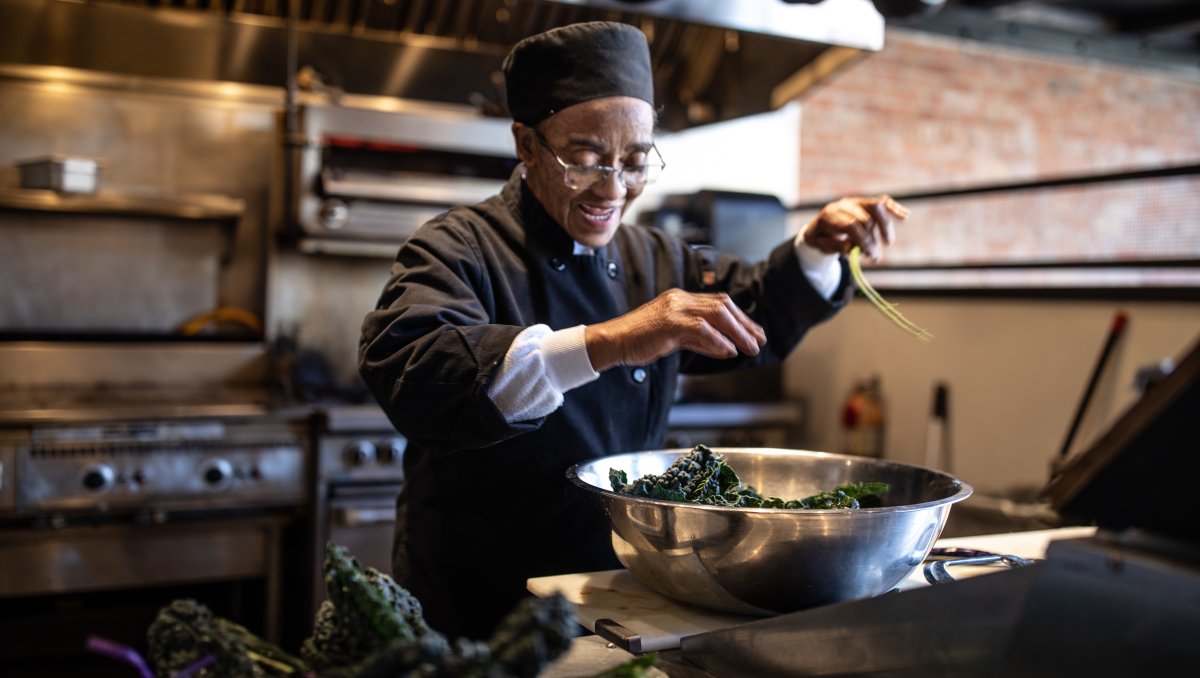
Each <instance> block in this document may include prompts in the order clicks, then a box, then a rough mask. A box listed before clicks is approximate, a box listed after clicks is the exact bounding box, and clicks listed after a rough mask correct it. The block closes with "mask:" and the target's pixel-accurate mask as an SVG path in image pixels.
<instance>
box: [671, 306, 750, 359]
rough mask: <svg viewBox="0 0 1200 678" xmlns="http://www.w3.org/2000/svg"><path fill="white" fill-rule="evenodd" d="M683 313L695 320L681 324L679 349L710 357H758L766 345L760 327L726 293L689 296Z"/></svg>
mask: <svg viewBox="0 0 1200 678" xmlns="http://www.w3.org/2000/svg"><path fill="white" fill-rule="evenodd" d="M689 301H690V302H692V305H691V306H690V308H689V309H688V311H687V312H686V313H688V314H691V315H692V316H693V318H694V319H695V320H696V321H699V322H690V323H689V322H686V321H685V322H684V324H683V326H684V327H685V328H687V331H685V333H684V334H683V335H682V337H681V340H680V347H681V348H686V349H687V350H689V351H693V352H695V353H699V354H701V355H705V356H708V357H710V358H733V357H735V356H737V354H738V352H739V351H740V352H742V353H745V354H746V355H758V351H759V349H760V347H762V346H763V345H765V344H766V343H767V334H766V332H765V331H764V330H763V328H762V326H761V325H759V324H758V323H756V322H754V321H753V320H751V319H750V316H748V315H746V313H745V311H743V310H742V309H740V308H738V306H737V304H735V303H733V300H732V299H730V298H729V295H728V294H692V295H690V298H689Z"/></svg>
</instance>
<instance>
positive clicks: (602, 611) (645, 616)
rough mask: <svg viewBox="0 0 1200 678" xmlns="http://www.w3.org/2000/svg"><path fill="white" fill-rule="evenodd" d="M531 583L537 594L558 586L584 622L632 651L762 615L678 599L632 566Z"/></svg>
mask: <svg viewBox="0 0 1200 678" xmlns="http://www.w3.org/2000/svg"><path fill="white" fill-rule="evenodd" d="M527 586H528V588H529V591H530V592H531V593H533V594H534V595H537V596H548V595H550V594H551V593H554V592H555V591H560V592H561V593H562V594H563V595H564V596H566V597H567V599H568V600H570V601H571V602H573V603H575V606H576V608H577V609H576V612H577V614H578V615H579V623H580V624H582V625H583V626H585V627H587V628H588V629H591V630H592V632H594V633H597V634H599V635H602V636H605V637H608V638H609V639H610V640H613V641H614V642H617V643H618V644H620V645H621V646H622V647H624V648H626V649H628V650H629V651H631V652H634V653H642V652H656V651H661V650H671V649H676V648H678V647H679V641H680V639H681V638H684V637H686V636H691V635H695V634H697V633H705V632H707V631H715V630H717V629H723V628H727V627H730V626H733V625H735V624H744V623H746V622H748V621H753V620H754V619H758V618H759V617H743V616H741V615H735V614H728V613H724V612H714V611H711V610H702V609H699V608H693V607H688V606H686V605H683V604H682V603H677V602H674V601H672V600H670V599H668V598H666V597H664V596H661V595H659V594H658V593H655V592H654V591H651V590H650V589H649V588H646V586H645V585H644V584H642V583H641V582H640V581H638V579H637V577H634V576H633V575H632V574H630V572H629V571H628V570H605V571H603V572H584V573H580V574H562V575H558V576H554V577H538V578H536V579H530V580H529V582H528V584H527ZM603 620H611V622H612V623H611V624H609V623H606V622H605V621H603ZM597 622H599V625H597ZM617 626H620V627H624V630H621V629H620V628H616V627H617ZM614 634H616V635H618V636H624V638H623V641H619V640H617V639H615V638H613V635H614Z"/></svg>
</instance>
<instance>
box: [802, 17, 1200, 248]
mask: <svg viewBox="0 0 1200 678" xmlns="http://www.w3.org/2000/svg"><path fill="white" fill-rule="evenodd" d="M800 138H801V142H800V149H801V150H800V188H799V194H800V196H801V198H800V200H801V201H802V202H813V201H820V200H824V199H826V198H829V197H833V196H837V195H846V194H871V193H877V192H885V191H887V192H893V193H904V192H906V191H907V192H916V191H922V190H930V189H941V188H954V187H970V186H978V185H984V184H989V183H1010V182H1019V181H1031V180H1037V179H1045V178H1051V177H1063V176H1078V175H1089V174H1102V173H1107V172H1118V171H1123V170H1129V169H1144V168H1156V167H1162V166H1170V165H1181V164H1194V163H1197V162H1200V77H1193V78H1190V79H1189V78H1185V77H1182V76H1180V75H1172V74H1168V73H1166V72H1164V71H1155V70H1152V69H1133V68H1126V67H1118V66H1113V65H1108V64H1104V63H1100V62H1094V61H1093V62H1089V61H1084V60H1082V59H1071V58H1066V57H1054V56H1047V55H1042V54H1038V53H1033V52H1027V51H1020V50H1016V49H1013V48H1006V47H1000V46H993V45H985V44H981V43H973V42H967V41H962V40H958V39H955V38H949V37H942V36H932V35H928V34H922V33H916V32H911V31H909V32H906V31H901V30H890V31H889V32H888V35H887V44H886V47H885V48H884V49H883V50H882V51H880V52H878V53H874V54H871V55H869V56H867V57H865V58H863V59H862V60H860V61H858V62H856V63H855V64H853V65H852V66H851V67H849V68H848V69H846V70H845V71H843V72H841V73H839V74H838V75H837V76H835V77H834V78H832V79H830V80H829V81H827V82H825V83H823V84H822V85H821V86H820V89H819V90H817V91H814V92H812V93H810V94H809V95H808V96H806V97H805V99H804V103H803V113H802V122H801V135H800ZM1198 201H1200V178H1196V177H1182V178H1170V179H1157V180H1147V181H1138V182H1122V183H1115V184H1103V185H1091V186H1082V187H1070V188H1060V189H1052V190H1035V191H1022V192H1019V193H1005V194H991V195H986V196H978V197H965V198H953V199H931V200H922V201H919V202H913V203H906V205H907V206H908V207H909V208H910V209H912V210H913V218H911V219H910V220H909V223H907V224H906V225H905V231H904V234H903V238H902V239H901V241H900V242H899V243H898V244H897V246H896V247H894V248H892V249H891V250H889V253H888V256H887V259H886V260H885V261H884V262H883V263H884V264H913V265H924V264H957V263H976V264H977V263H988V262H991V263H995V262H1013V261H1031V260H1036V261H1096V260H1123V259H1125V260H1127V259H1174V258H1192V259H1196V258H1200V228H1196V227H1195V226H1194V223H1195V217H1194V212H1195V205H1196V204H1197V202H1198Z"/></svg>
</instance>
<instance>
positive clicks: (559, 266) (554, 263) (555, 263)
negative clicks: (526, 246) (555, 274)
mask: <svg viewBox="0 0 1200 678" xmlns="http://www.w3.org/2000/svg"><path fill="white" fill-rule="evenodd" d="M550 267H551V268H553V269H554V270H556V271H565V270H567V265H566V264H564V263H563V262H562V259H559V258H558V257H550Z"/></svg>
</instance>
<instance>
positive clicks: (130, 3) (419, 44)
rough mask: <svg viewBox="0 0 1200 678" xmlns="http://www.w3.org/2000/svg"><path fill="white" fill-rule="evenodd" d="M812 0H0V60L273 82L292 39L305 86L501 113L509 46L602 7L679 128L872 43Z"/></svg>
mask: <svg viewBox="0 0 1200 678" xmlns="http://www.w3.org/2000/svg"><path fill="white" fill-rule="evenodd" d="M813 1H814V0H791V1H790V2H789V1H787V0H737V2H731V1H730V0H641V1H635V0H624V1H619V0H574V1H568V0H90V1H88V2H81V1H76V0H0V36H2V39H0V65H18V66H27V65H51V66H60V67H66V68H78V69H84V70H88V71H100V72H108V73H116V74H121V75H130V76H137V77H156V78H173V79H186V80H207V81H222V82H235V83H246V84H255V85H268V86H280V87H282V86H285V85H286V84H287V83H288V71H289V68H288V64H289V60H288V55H289V44H291V45H293V46H294V54H295V56H296V60H295V61H294V62H292V63H294V64H295V67H296V68H295V70H297V71H299V72H302V73H303V74H304V76H306V77H303V78H301V83H302V84H305V85H307V86H308V87H310V88H316V89H319V90H323V91H327V92H331V93H333V94H335V95H336V93H339V92H345V93H350V94H361V95H380V96H387V97H398V98H403V99H417V100H426V101H433V102H440V103H452V104H471V105H474V106H475V107H477V108H479V109H481V110H483V111H484V112H485V113H489V114H494V115H503V113H504V109H503V103H504V102H503V100H502V99H503V96H502V93H503V86H502V78H501V76H500V74H499V69H500V65H501V62H502V60H503V58H504V55H505V54H506V53H507V52H508V50H509V48H510V47H511V46H512V45H513V44H514V43H516V42H517V41H518V40H520V39H521V38H523V37H525V36H528V35H531V34H534V33H537V32H540V31H542V30H546V29H549V28H552V27H555V26H560V25H563V24H568V23H573V22H577V21H588V20H614V21H622V22H626V23H630V24H633V25H636V26H638V27H639V28H641V29H642V30H643V32H645V33H646V35H647V37H648V38H649V40H650V44H651V54H652V59H653V62H654V67H655V73H656V76H655V78H656V82H655V86H656V91H657V96H658V98H659V103H660V105H661V113H660V120H661V124H662V126H663V127H664V128H665V129H670V130H678V129H684V128H687V127H694V126H697V125H703V124H707V123H711V122H717V121H721V120H728V119H732V118H738V117H741V116H745V115H750V114H754V113H760V112H764V111H768V110H773V109H775V108H778V107H780V106H782V105H783V104H784V103H786V102H787V101H790V100H792V99H795V98H797V97H799V96H801V95H803V94H804V92H805V91H806V90H807V89H808V88H810V87H812V86H813V85H814V84H815V83H817V82H819V81H820V80H822V79H823V78H824V77H826V76H828V75H829V74H830V73H832V72H834V71H836V70H837V69H838V68H840V67H841V66H843V65H845V64H846V63H848V62H849V61H850V60H852V59H853V58H854V57H856V56H858V55H860V54H862V53H864V52H867V51H873V50H878V49H880V48H881V47H882V46H883V33H884V22H883V18H882V16H881V15H880V14H879V13H878V12H877V11H876V10H875V7H874V6H873V5H872V3H871V1H870V0H824V1H823V2H817V3H816V4H808V3H809V2H813ZM291 8H294V16H290V13H291V12H290V11H289V10H290V9H291ZM291 37H294V40H289V38H291Z"/></svg>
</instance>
